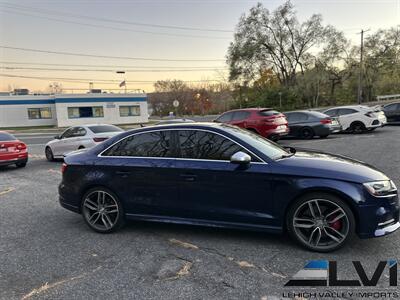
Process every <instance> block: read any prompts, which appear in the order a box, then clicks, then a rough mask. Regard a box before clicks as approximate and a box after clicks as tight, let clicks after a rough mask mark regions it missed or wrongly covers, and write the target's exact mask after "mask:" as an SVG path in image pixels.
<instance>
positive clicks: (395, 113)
mask: <svg viewBox="0 0 400 300" xmlns="http://www.w3.org/2000/svg"><path fill="white" fill-rule="evenodd" d="M383 112H384V113H385V116H386V118H387V121H388V123H390V124H400V102H397V103H390V104H386V105H385V106H383Z"/></svg>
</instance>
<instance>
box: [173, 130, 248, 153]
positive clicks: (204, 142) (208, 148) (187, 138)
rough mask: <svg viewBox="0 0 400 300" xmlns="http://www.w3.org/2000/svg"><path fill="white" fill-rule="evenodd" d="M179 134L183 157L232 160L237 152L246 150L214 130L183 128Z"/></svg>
mask: <svg viewBox="0 0 400 300" xmlns="http://www.w3.org/2000/svg"><path fill="white" fill-rule="evenodd" d="M178 134H179V145H180V153H181V157H182V158H192V159H211V160H230V159H231V156H232V155H233V154H235V153H236V152H238V151H243V152H246V151H245V150H244V149H243V148H242V147H240V146H239V145H238V144H236V143H234V142H232V141H231V140H229V139H227V138H224V137H223V136H220V135H218V134H215V133H212V132H208V131H199V130H181V131H179V133H178Z"/></svg>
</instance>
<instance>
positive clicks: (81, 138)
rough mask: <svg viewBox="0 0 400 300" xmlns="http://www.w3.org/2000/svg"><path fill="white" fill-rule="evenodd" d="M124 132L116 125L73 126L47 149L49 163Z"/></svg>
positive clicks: (55, 139) (47, 145)
mask: <svg viewBox="0 0 400 300" xmlns="http://www.w3.org/2000/svg"><path fill="white" fill-rule="evenodd" d="M121 132H123V130H122V129H121V128H119V127H117V126H114V125H107V124H93V125H80V126H73V127H70V128H68V129H67V130H65V131H64V132H63V133H62V134H61V135H57V136H55V137H54V140H52V141H50V142H48V143H47V144H46V147H45V154H46V158H47V160H48V161H53V160H54V159H56V158H63V157H64V156H65V155H67V154H68V153H70V152H72V151H76V150H80V149H87V148H92V147H94V146H96V145H97V144H99V143H101V142H103V141H105V140H107V139H109V138H111V137H113V136H115V135H117V134H120V133H121Z"/></svg>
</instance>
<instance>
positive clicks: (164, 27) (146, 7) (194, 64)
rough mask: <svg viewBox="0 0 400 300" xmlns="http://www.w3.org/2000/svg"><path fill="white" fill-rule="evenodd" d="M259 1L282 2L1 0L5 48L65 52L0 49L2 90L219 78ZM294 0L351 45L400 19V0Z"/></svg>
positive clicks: (142, 85)
mask: <svg viewBox="0 0 400 300" xmlns="http://www.w3.org/2000/svg"><path fill="white" fill-rule="evenodd" d="M257 2H262V3H263V4H264V6H265V7H267V8H268V9H270V10H274V9H275V8H276V7H278V6H279V5H280V4H282V3H283V2H284V1H278V0H276V1H246V0H237V1H234V0H215V1H212V0H190V1H177V0H175V1H163V0H147V1H137V0H112V1H111V0H0V46H5V47H11V48H24V49H34V50H44V51H52V52H63V53H64V55H60V54H55V53H43V52H33V51H22V50H17V49H10V48H0V91H8V90H10V88H11V89H13V88H28V89H30V90H31V91H46V90H48V86H49V84H50V83H51V82H59V83H61V84H62V86H63V89H64V90H66V91H67V92H75V93H76V92H78V91H79V90H78V89H87V88H88V87H89V82H91V81H92V82H93V87H94V88H102V89H105V88H108V89H115V92H118V91H123V89H120V88H119V85H118V83H119V82H121V81H123V80H124V79H126V82H127V89H128V90H130V89H142V90H145V91H146V92H151V91H152V90H153V82H154V81H156V80H165V79H180V80H184V81H188V83H190V82H193V83H197V82H199V81H210V80H217V81H221V80H223V79H224V78H226V77H227V66H226V63H225V59H226V53H227V49H228V46H229V44H230V42H231V41H232V40H233V31H234V29H235V26H236V24H237V23H238V20H239V18H240V16H241V15H242V14H243V13H247V12H248V11H249V9H250V8H251V7H252V6H254V5H255V4H256V3H257ZM292 3H293V4H294V5H295V8H296V11H297V12H298V17H299V19H300V21H304V20H306V19H307V18H309V17H310V16H311V15H312V14H314V13H319V14H321V15H322V16H323V20H324V24H325V25H327V24H330V25H334V26H335V27H337V28H338V29H341V30H343V31H344V33H345V34H346V36H347V37H348V38H349V39H351V40H352V41H353V42H354V43H359V39H360V35H359V34H358V32H359V31H360V30H361V29H370V30H371V31H370V32H373V31H375V30H377V29H378V28H390V27H393V26H396V25H399V24H400V0H375V1H372V0H364V1H358V0H336V1H333V0H320V1H308V0H299V1H296V0H293V1H292ZM143 24H145V25H143ZM65 53H73V54H88V55H94V56H102V57H92V56H75V55H65ZM43 64H48V65H43ZM10 67H11V68H14V69H10ZM15 67H19V68H23V67H25V68H30V69H15ZM49 68H52V69H61V70H46V69H49ZM65 69H75V70H79V71H67V70H65ZM116 71H125V74H117V73H116ZM2 75H12V76H26V77H36V78H35V79H33V78H18V77H4V76H2ZM71 79H74V80H72V81H73V82H67V81H64V80H70V81H71ZM102 80H104V81H102ZM78 81H79V82H78ZM73 89H76V90H73Z"/></svg>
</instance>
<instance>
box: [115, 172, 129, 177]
mask: <svg viewBox="0 0 400 300" xmlns="http://www.w3.org/2000/svg"><path fill="white" fill-rule="evenodd" d="M115 174H117V175H119V176H121V177H128V176H129V175H130V174H131V172H129V171H116V172H115Z"/></svg>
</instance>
